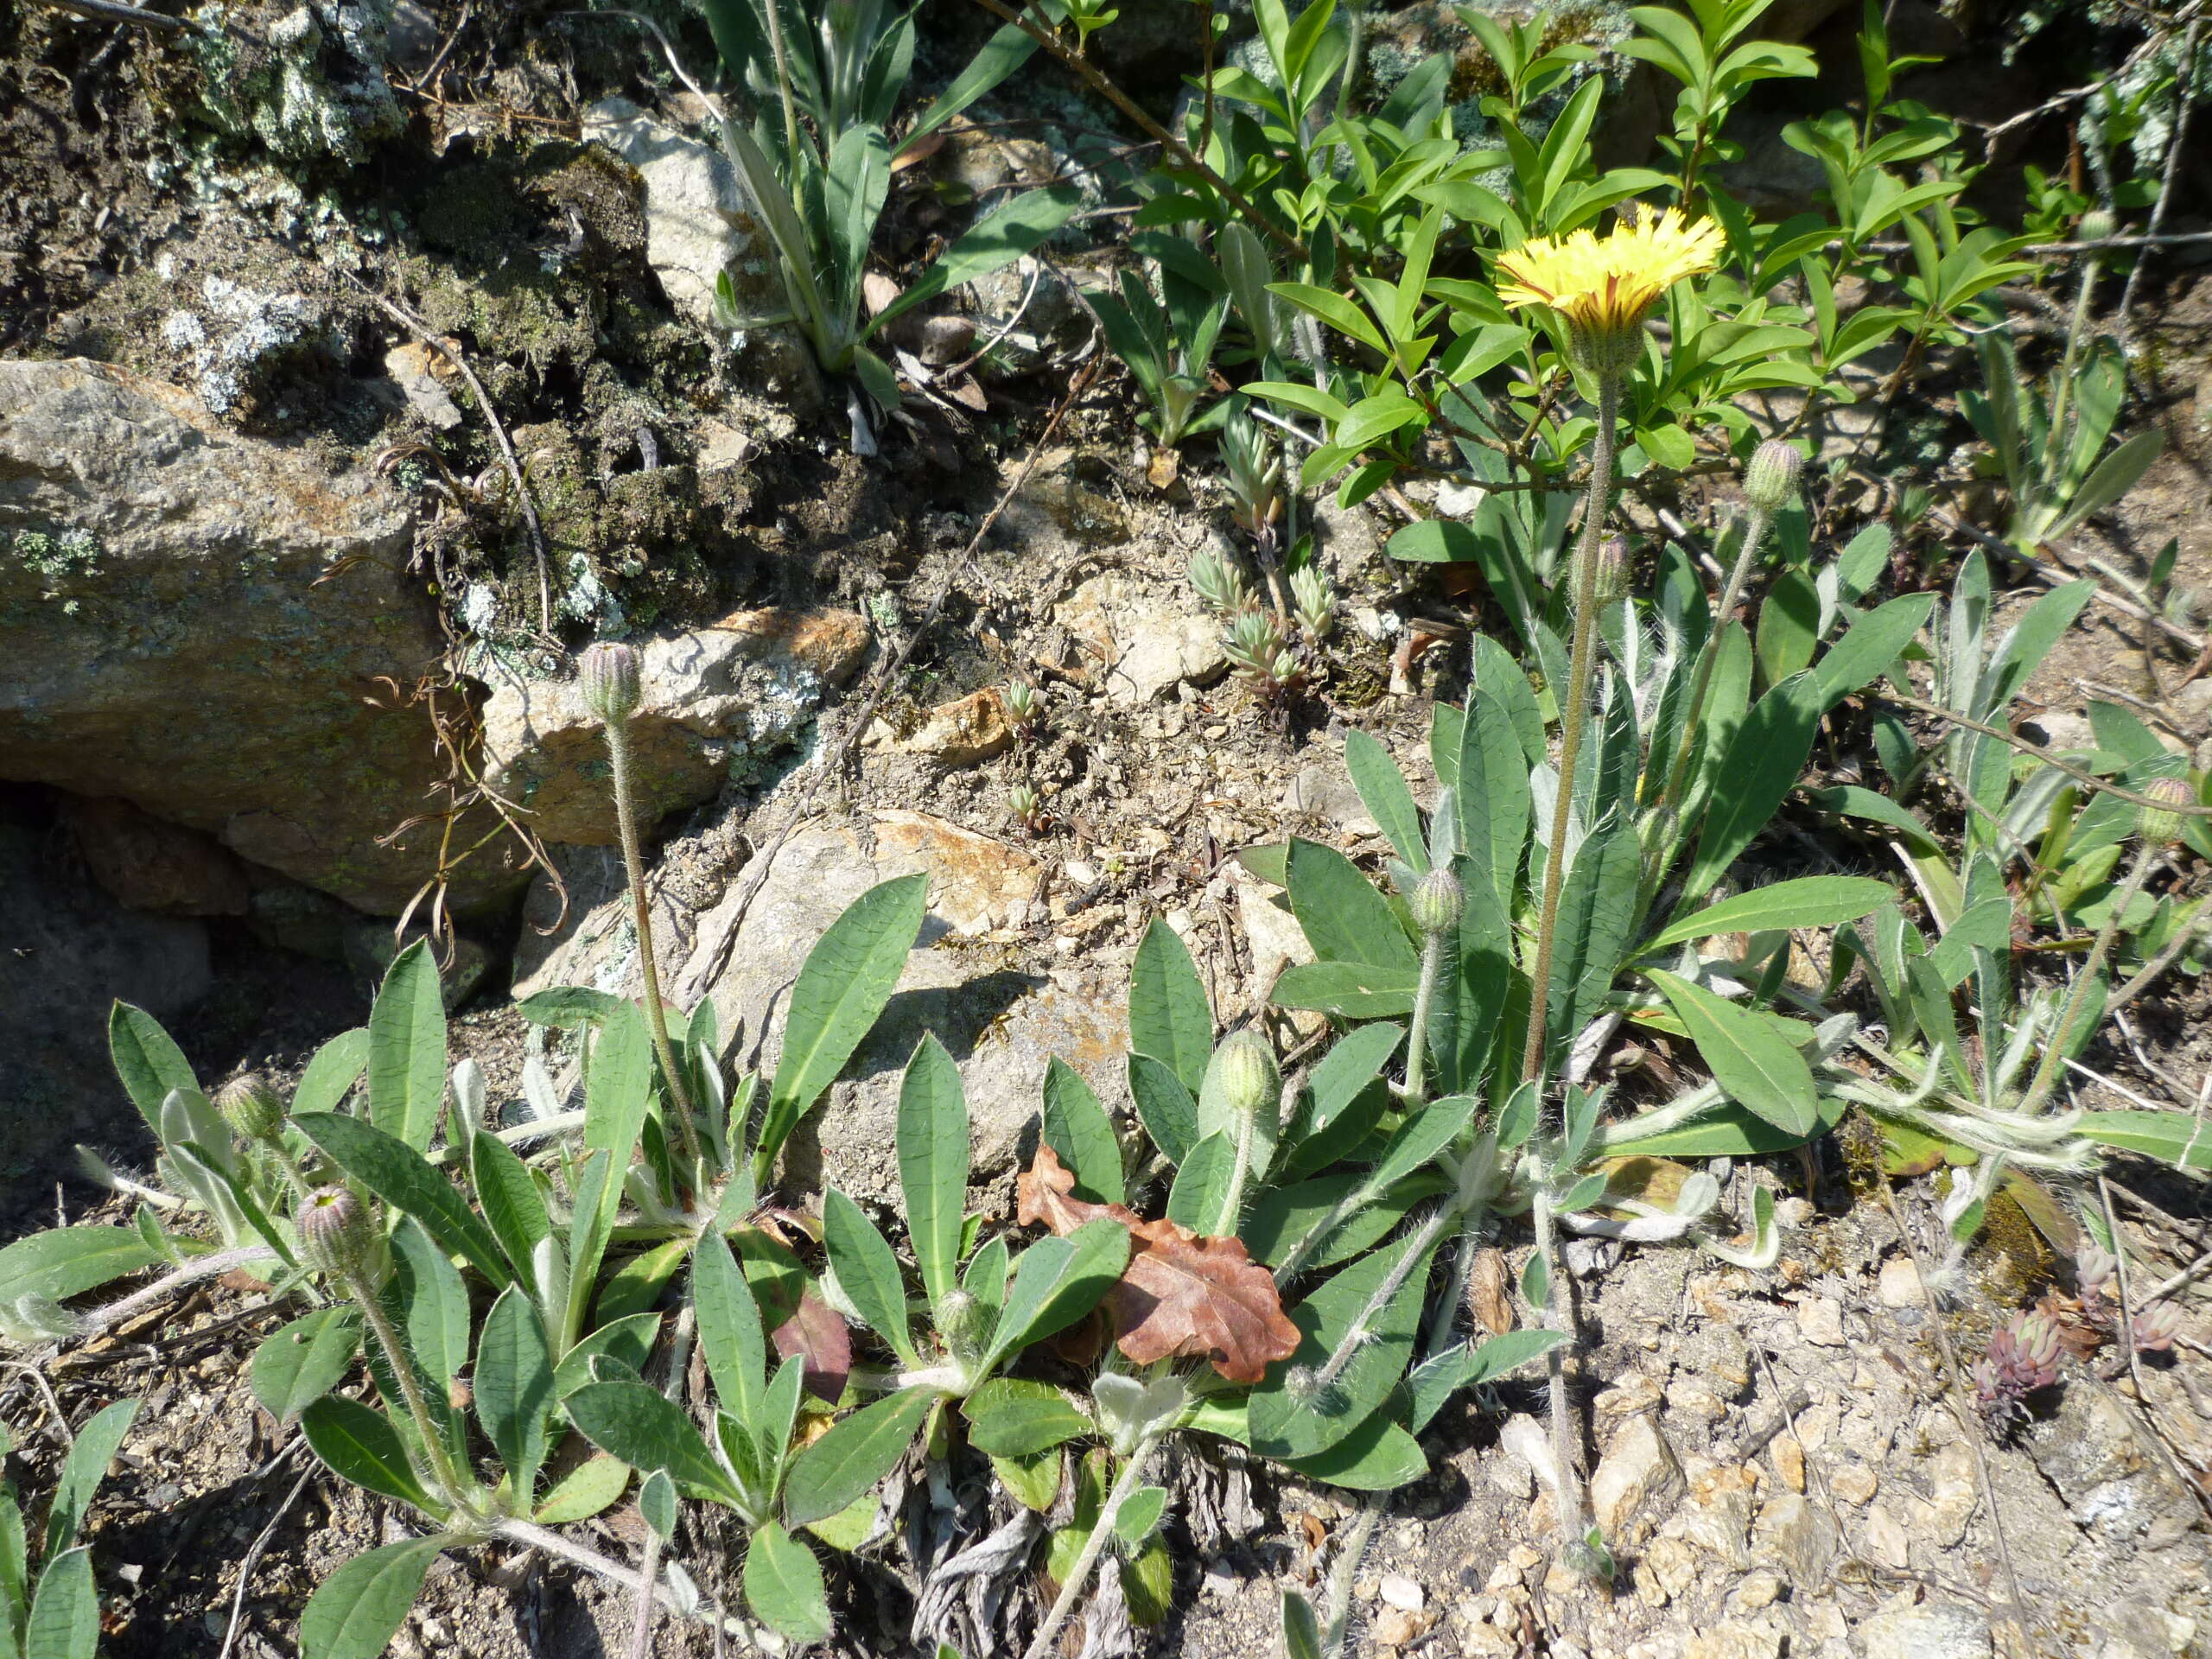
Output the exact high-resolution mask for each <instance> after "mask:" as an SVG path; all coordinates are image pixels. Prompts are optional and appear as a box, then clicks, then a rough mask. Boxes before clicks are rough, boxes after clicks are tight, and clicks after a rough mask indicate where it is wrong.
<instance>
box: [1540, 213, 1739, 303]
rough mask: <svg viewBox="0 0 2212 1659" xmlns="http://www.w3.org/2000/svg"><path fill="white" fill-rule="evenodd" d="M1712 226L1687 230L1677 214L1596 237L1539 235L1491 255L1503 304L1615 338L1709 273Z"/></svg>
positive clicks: (1716, 233) (1715, 246)
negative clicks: (1679, 286) (1677, 289)
mask: <svg viewBox="0 0 2212 1659" xmlns="http://www.w3.org/2000/svg"><path fill="white" fill-rule="evenodd" d="M1719 254H1720V227H1719V226H1718V225H1716V224H1714V223H1713V221H1712V220H1711V219H1703V220H1700V221H1699V222H1698V223H1697V224H1694V225H1692V224H1689V223H1688V222H1687V221H1686V220H1684V219H1683V218H1682V215H1681V211H1680V210H1679V209H1677V208H1674V207H1669V208H1668V209H1667V210H1666V211H1665V212H1663V213H1646V214H1644V215H1643V216H1642V217H1641V218H1640V219H1638V220H1637V222H1636V223H1635V224H1633V225H1626V224H1624V225H1621V226H1617V227H1615V228H1614V229H1613V230H1612V231H1611V232H1608V233H1607V234H1606V235H1605V236H1604V237H1603V238H1599V237H1596V236H1592V234H1591V233H1590V232H1588V231H1576V232H1574V233H1573V235H1571V236H1564V237H1549V236H1540V237H1535V238H1531V239H1530V240H1529V241H1527V242H1523V243H1522V245H1520V246H1519V247H1517V248H1516V249H1514V250H1513V251H1511V252H1510V253H1505V254H1501V255H1499V256H1498V261H1497V269H1498V271H1499V273H1500V275H1502V276H1503V277H1505V278H1506V279H1507V280H1506V281H1504V282H1503V283H1500V284H1499V286H1498V290H1497V293H1498V297H1499V298H1500V299H1502V300H1503V301H1504V302H1506V303H1507V304H1508V305H1516V306H1518V305H1548V306H1550V307H1552V308H1554V310H1557V311H1558V312H1560V314H1561V315H1564V316H1565V317H1566V318H1567V321H1568V322H1569V323H1571V324H1573V326H1574V327H1577V328H1579V329H1587V330H1589V331H1590V332H1591V333H1592V334H1620V333H1622V332H1624V331H1625V330H1627V329H1630V328H1633V327H1636V326H1637V324H1638V323H1640V322H1642V321H1643V317H1644V314H1645V313H1646V312H1648V311H1649V310H1650V309H1651V308H1652V306H1653V305H1655V304H1656V303H1657V302H1658V299H1659V296H1661V295H1662V294H1664V293H1665V292H1666V291H1667V290H1668V289H1669V288H1671V287H1672V286H1673V285H1674V284H1675V283H1679V282H1680V281H1681V279H1682V278H1683V277H1694V276H1697V275H1698V274H1699V273H1700V272H1701V271H1707V270H1712V269H1713V266H1714V264H1716V263H1718V261H1719Z"/></svg>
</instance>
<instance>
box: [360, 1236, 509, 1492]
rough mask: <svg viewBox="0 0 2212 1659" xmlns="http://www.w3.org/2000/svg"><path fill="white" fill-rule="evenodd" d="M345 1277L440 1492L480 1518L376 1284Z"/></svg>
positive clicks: (412, 1362)
mask: <svg viewBox="0 0 2212 1659" xmlns="http://www.w3.org/2000/svg"><path fill="white" fill-rule="evenodd" d="M345 1281H346V1294H348V1295H350V1296H351V1297H353V1301H354V1305H355V1306H358V1307H359V1309H360V1310H361V1317H362V1318H363V1319H366V1320H367V1321H368V1325H369V1329H370V1331H371V1332H373V1333H374V1334H375V1337H376V1339H377V1345H378V1347H379V1348H381V1349H383V1350H384V1358H385V1364H387V1365H389V1366H390V1367H391V1376H392V1380H393V1381H394V1382H396V1383H398V1384H399V1396H400V1398H401V1400H402V1401H404V1402H405V1404H406V1407H407V1415H408V1417H409V1418H410V1420H411V1421H413V1422H414V1425H415V1433H416V1436H417V1438H419V1439H420V1440H422V1442H423V1456H424V1457H426V1458H428V1459H429V1460H430V1474H431V1477H432V1478H433V1480H434V1481H435V1484H436V1485H437V1487H438V1491H439V1496H440V1497H443V1498H444V1499H445V1500H446V1502H447V1503H449V1504H451V1505H452V1506H453V1508H454V1510H455V1511H457V1512H458V1513H459V1514H461V1515H462V1516H467V1517H468V1518H469V1519H471V1520H478V1519H481V1516H480V1514H479V1512H478V1510H477V1508H476V1505H475V1503H474V1502H472V1501H471V1499H470V1498H469V1497H468V1495H467V1494H468V1488H467V1486H465V1485H463V1484H461V1476H460V1474H459V1472H458V1471H455V1469H454V1466H453V1459H452V1458H451V1457H450V1456H449V1455H448V1453H447V1451H446V1441H445V1436H444V1435H443V1434H442V1433H440V1432H439V1429H438V1426H437V1424H436V1423H435V1422H434V1421H431V1418H430V1408H429V1402H428V1401H426V1400H424V1399H423V1385H422V1384H421V1383H418V1382H417V1381H416V1377H415V1362H414V1361H413V1360H412V1359H411V1358H410V1357H408V1353H407V1349H406V1347H405V1346H404V1344H402V1343H401V1342H400V1340H399V1332H397V1331H396V1330H394V1329H393V1328H392V1323H391V1315H390V1314H389V1313H385V1307H384V1303H383V1301H382V1300H379V1299H378V1295H377V1293H376V1287H374V1286H373V1285H372V1284H370V1283H369V1281H367V1280H366V1279H365V1278H363V1277H362V1276H361V1275H360V1274H357V1273H349V1274H346V1275H345Z"/></svg>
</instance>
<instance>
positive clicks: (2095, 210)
mask: <svg viewBox="0 0 2212 1659" xmlns="http://www.w3.org/2000/svg"><path fill="white" fill-rule="evenodd" d="M2119 230H2120V221H2119V220H2118V219H2114V218H2113V216H2112V215H2111V214H2110V213H2107V212H2106V211H2105V210H2104V209H2103V208H2101V207H2092V208H2090V209H2089V211H2088V213H2084V214H2082V222H2081V223H2080V224H2079V225H2077V226H2075V227H2074V239H2075V241H2077V242H2101V241H2103V240H2104V239H2105V238H2107V237H2108V236H2112V235H2115V234H2117V233H2118V232H2119Z"/></svg>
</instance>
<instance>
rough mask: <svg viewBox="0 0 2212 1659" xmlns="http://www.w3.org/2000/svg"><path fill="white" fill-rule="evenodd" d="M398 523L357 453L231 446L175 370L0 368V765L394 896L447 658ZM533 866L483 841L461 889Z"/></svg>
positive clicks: (414, 868) (393, 907)
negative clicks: (342, 458)
mask: <svg viewBox="0 0 2212 1659" xmlns="http://www.w3.org/2000/svg"><path fill="white" fill-rule="evenodd" d="M411 531H412V518H411V514H410V510H409V508H408V506H407V505H406V503H405V502H404V500H403V499H401V498H400V497H398V496H397V495H396V494H395V493H393V492H392V491H391V489H390V488H389V487H388V486H385V485H384V484H382V483H380V482H379V481H378V480H377V479H375V478H374V477H373V476H372V474H371V473H370V471H369V469H368V468H367V467H358V468H355V469H353V470H351V471H347V472H340V473H334V472H333V471H332V470H331V467H330V463H329V462H328V461H327V460H326V459H325V458H324V456H323V454H321V452H318V451H313V450H308V449H306V448H298V447H294V446H287V445H280V444H274V443H265V442H257V441H255V440H252V439H249V438H244V437H241V436H239V435H237V434H236V433H234V432H232V431H230V430H228V429H226V428H224V427H223V425H222V424H221V423H219V422H218V421H216V420H215V419H214V418H213V417H212V416H210V415H209V414H208V413H207V410H205V409H204V408H203V407H201V406H200V404H197V403H195V402H194V399H193V398H192V397H189V396H188V394H186V393H183V392H181V391H177V390H175V388H173V387H169V386H165V385H158V384H156V383H154V382H151V381H147V380H142V379H140V378H137V377H135V376H132V375H130V374H126V373H124V372H121V371H119V370H116V369H111V368H109V367H106V366H105V365H100V364H97V363H90V362H86V361H82V360H69V361H62V362H0V662H4V663H6V664H7V665H8V666H7V671H6V673H5V674H4V676H0V778H8V779H20V780H25V781H31V782H39V783H48V784H53V785H58V786H59V787H60V788H63V789H66V790H68V791H72V792H73V793H75V794H79V795H86V796H94V797H114V798H122V799H124V800H128V801H131V802H134V803H136V804H137V805H138V806H140V807H142V808H143V809H144V810H147V811H148V812H150V813H152V814H153V815H154V816H156V817H160V818H163V819H167V820H169V821H171V822H173V823H181V824H185V825H188V826H189V827H192V828H194V829H204V830H207V831H208V832H210V833H211V834H213V836H216V838H217V839H219V841H221V842H223V843H224V845H226V846H227V847H228V848H229V849H231V850H232V852H234V853H236V854H238V855H239V856H241V857H243V858H245V859H246V860H248V861H251V862H252V863H256V864H260V865H265V866H267V867H268V868H271V869H275V870H277V871H280V872H282V873H283V874H287V875H289V876H291V877H293V878H294V879H296V880H300V881H302V882H305V883H307V884H308V886H310V887H318V888H320V889H321V890H322V891H324V892H326V893H333V894H335V895H336V896H338V897H340V898H342V899H346V900H347V901H348V902H350V903H353V904H354V905H357V906H360V907H361V908H363V909H365V910H368V911H372V912H381V913H385V914H391V913H394V912H397V911H398V910H399V909H400V908H401V907H402V906H404V905H405V904H406V903H407V901H408V899H410V897H411V896H412V895H413V894H414V893H415V892H416V889H417V888H418V887H420V886H421V885H422V883H423V881H424V880H427V879H429V877H430V875H431V874H433V872H434V871H435V868H436V863H437V855H438V843H439V825H438V824H436V823H435V822H431V823H422V824H418V825H417V826H416V828H414V829H411V830H410V831H409V832H408V833H406V834H404V835H402V836H398V837H397V839H396V840H394V841H393V842H391V843H390V844H388V845H386V844H381V843H380V842H379V840H378V838H379V837H380V836H385V835H386V834H388V833H389V832H391V831H392V830H394V829H397V828H398V827H399V825H400V824H401V823H403V822H404V821H405V820H408V819H410V818H414V817H417V816H418V815H421V814H423V813H425V812H429V811H433V810H435V808H436V807H437V804H438V800H437V797H436V795H435V785H436V784H437V783H438V781H439V780H440V779H442V778H444V777H445V776H446V772H447V769H446V766H445V765H444V764H443V763H442V761H441V760H440V758H439V757H438V755H437V753H436V752H435V745H434V743H433V741H432V734H431V729H430V725H429V720H428V718H427V717H426V715H424V714H423V711H422V710H421V709H416V708H410V707H408V706H406V704H405V699H404V690H405V689H406V688H410V687H412V686H414V685H415V684H416V683H417V682H418V681H419V680H420V679H421V678H422V677H423V676H424V675H425V674H428V673H431V672H433V671H435V670H436V669H437V666H438V664H439V660H440V658H441V656H442V652H443V649H444V640H443V638H442V634H441V632H440V631H439V628H438V625H437V618H436V614H435V609H434V607H433V606H432V603H431V601H430V599H429V595H428V594H426V593H425V592H424V590H423V584H422V582H420V580H419V579H417V578H414V577H411V576H410V575H409V574H408V570H407V564H408V561H409V558H410V552H411ZM396 691H397V692H398V693H400V694H401V695H395V692H396ZM464 828H467V826H464ZM473 839H474V836H473V835H471V836H464V837H463V840H464V843H465V842H466V841H467V840H473ZM522 879H523V873H522V871H521V868H520V867H519V864H518V862H514V861H509V859H508V857H507V855H506V851H505V849H504V847H501V846H499V845H496V844H495V845H494V846H493V847H491V848H487V849H486V850H485V851H484V852H483V853H480V855H478V856H477V857H476V858H474V859H473V860H471V861H469V862H468V863H467V864H466V865H464V866H463V867H461V869H460V870H459V871H457V872H456V873H455V875H454V887H453V891H452V894H451V899H452V902H453V903H454V905H455V906H457V907H458V908H460V909H461V910H462V911H464V912H467V911H471V910H475V909H480V908H482V907H484V906H489V905H494V904H497V903H498V902H499V901H500V900H501V899H504V898H505V897H506V896H507V895H508V894H510V893H513V892H514V891H515V890H516V889H517V887H518V886H519V885H520V882H521V880H522Z"/></svg>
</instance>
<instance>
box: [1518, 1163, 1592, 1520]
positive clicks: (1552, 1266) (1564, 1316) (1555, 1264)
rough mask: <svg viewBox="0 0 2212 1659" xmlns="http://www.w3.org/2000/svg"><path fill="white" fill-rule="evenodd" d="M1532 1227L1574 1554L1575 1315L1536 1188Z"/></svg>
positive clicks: (1562, 1494) (1579, 1511)
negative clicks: (1571, 1401)
mask: <svg viewBox="0 0 2212 1659" xmlns="http://www.w3.org/2000/svg"><path fill="white" fill-rule="evenodd" d="M1529 1216H1530V1218H1531V1219H1532V1220H1533V1221H1534V1222H1535V1226H1536V1253H1537V1255H1539V1256H1541V1258H1542V1260H1543V1263H1544V1293H1545V1294H1544V1323H1545V1324H1546V1325H1549V1326H1550V1327H1551V1328H1552V1329H1553V1330H1554V1331H1564V1332H1567V1341H1565V1342H1562V1343H1557V1344H1554V1345H1553V1346H1552V1347H1551V1348H1550V1349H1549V1350H1548V1351H1547V1352H1546V1353H1545V1355H1544V1371H1545V1377H1544V1383H1545V1392H1546V1395H1547V1396H1548V1404H1549V1406H1550V1408H1551V1419H1552V1422H1551V1429H1552V1461H1553V1462H1554V1463H1555V1464H1557V1465H1559V1487H1558V1490H1557V1492H1556V1494H1555V1495H1556V1496H1557V1497H1558V1499H1559V1536H1560V1549H1561V1551H1562V1552H1565V1551H1568V1550H1572V1549H1574V1548H1577V1547H1579V1546H1580V1543H1581V1542H1582V1539H1583V1536H1584V1535H1585V1534H1586V1533H1587V1532H1588V1531H1589V1528H1590V1520H1589V1515H1588V1513H1587V1506H1586V1504H1585V1503H1584V1501H1583V1497H1582V1474H1581V1471H1580V1469H1578V1468H1577V1467H1576V1465H1575V1458H1574V1431H1573V1421H1574V1419H1573V1414H1572V1413H1570V1412H1569V1411H1568V1409H1567V1350H1568V1349H1569V1348H1570V1347H1572V1346H1573V1338H1574V1310H1573V1307H1572V1306H1570V1305H1569V1303H1568V1300H1567V1283H1566V1281H1565V1279H1564V1278H1563V1277H1562V1275H1561V1274H1560V1261H1559V1236H1558V1231H1557V1230H1556V1229H1555V1228H1554V1226H1553V1224H1552V1201H1551V1195H1550V1194H1549V1193H1548V1192H1544V1191H1542V1190H1541V1188H1540V1189H1538V1191H1537V1192H1536V1195H1535V1203H1534V1204H1533V1205H1530V1207H1529Z"/></svg>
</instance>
